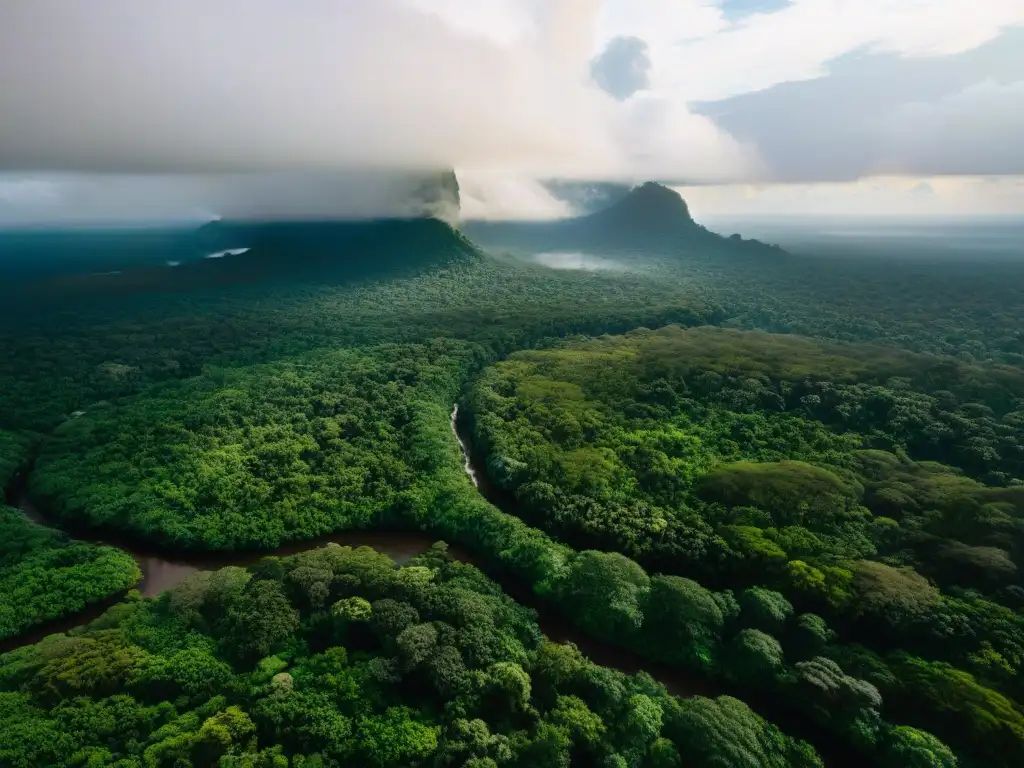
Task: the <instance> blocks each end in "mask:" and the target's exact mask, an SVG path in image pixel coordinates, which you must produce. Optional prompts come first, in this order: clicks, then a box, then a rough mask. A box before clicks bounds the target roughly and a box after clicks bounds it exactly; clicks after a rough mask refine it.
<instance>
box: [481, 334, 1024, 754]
mask: <svg viewBox="0 0 1024 768" xmlns="http://www.w3.org/2000/svg"><path fill="white" fill-rule="evenodd" d="M1022 381H1024V374H1022V373H1021V372H1020V371H1018V370H1016V369H1013V368H1004V367H999V366H994V367H989V368H984V367H979V366H977V365H976V364H968V363H964V362H960V361H957V360H951V359H943V358H937V357H932V356H922V355H918V354H914V353H908V352H902V351H895V350H888V349H885V348H873V347H868V346H862V345H852V346H847V345H836V344H825V343H821V342H813V341H809V340H805V339H801V338H798V337H793V336H770V335H767V334H763V333H743V332H738V331H729V330H721V329H713V328H698V329H693V330H683V329H680V328H676V327H668V328H664V329H661V330H659V331H654V332H651V331H637V332H633V333H630V334H627V335H625V336H620V337H603V338H600V339H597V340H594V341H588V342H584V343H578V344H567V345H565V346H562V347H559V348H557V349H553V350H547V351H537V352H521V353H516V354H514V355H512V356H511V357H510V358H509V359H508V360H507V361H505V362H502V363H499V364H497V365H496V366H493V367H492V368H489V369H488V370H487V371H486V372H485V373H484V374H483V375H482V376H480V377H479V378H478V380H477V384H476V385H475V387H474V390H473V393H472V397H471V405H472V411H473V416H474V436H475V440H476V443H477V445H478V446H479V447H480V448H481V449H482V451H483V452H484V454H485V455H486V460H487V463H486V467H487V472H488V475H489V476H490V477H491V479H492V480H493V481H494V482H495V483H496V484H498V485H499V486H500V487H501V488H504V489H506V490H507V491H508V492H510V493H511V494H512V495H513V496H514V498H515V500H516V502H517V508H518V509H519V510H520V512H521V514H522V515H523V516H524V518H525V519H527V520H528V521H529V522H531V523H533V524H534V525H536V526H538V527H540V528H542V529H544V530H546V531H548V532H550V533H551V534H553V535H555V536H556V537H558V538H560V539H562V540H564V541H565V542H567V543H569V544H571V545H573V546H575V547H578V548H590V547H592V548H596V549H601V550H605V551H620V552H623V553H625V554H628V555H630V556H631V557H633V558H635V559H636V560H637V561H638V562H639V563H641V564H642V565H644V566H646V567H649V568H652V569H656V570H659V571H662V572H664V573H669V574H674V575H675V576H678V577H682V579H681V580H678V581H677V583H678V584H683V583H685V584H687V585H688V586H687V587H686V590H687V597H688V599H689V600H695V598H694V592H697V593H698V594H700V595H701V597H700V598H699V600H700V603H698V604H703V605H704V606H705V607H704V608H703V610H704V611H709V609H712V606H714V602H712V599H713V598H717V600H718V602H719V603H722V602H724V601H726V600H733V599H738V603H739V605H738V608H739V610H738V611H737V615H736V617H730V616H729V614H728V613H724V614H723V612H722V611H721V610H710V612H708V613H706V614H705V617H706V618H703V619H696V620H695V618H696V617H695V616H694V615H693V613H692V611H693V610H695V608H696V607H695V606H694V607H693V608H691V612H681V611H680V612H679V613H678V616H679V617H682V616H685V617H686V620H685V621H680V619H679V618H673V616H672V613H671V612H670V613H669V614H668V615H666V614H665V612H664V610H663V609H662V610H659V611H658V613H657V614H656V619H655V617H652V616H651V613H650V611H649V610H645V609H644V607H643V604H642V602H641V601H640V600H636V599H634V600H632V601H631V602H627V601H625V600H620V609H619V615H618V616H617V620H616V621H615V622H609V621H608V618H609V617H608V615H607V612H606V611H603V610H602V611H601V612H600V613H597V612H591V611H592V607H591V606H587V605H586V604H585V602H583V601H582V600H581V601H579V602H577V603H572V602H570V603H569V605H568V608H569V609H570V610H575V612H576V613H577V620H578V621H580V622H581V623H584V624H585V623H592V626H593V628H594V630H595V631H596V632H599V633H603V634H607V635H609V636H611V637H616V638H618V639H619V640H620V641H621V642H623V643H624V644H629V645H635V646H637V647H638V648H639V649H641V650H644V651H646V652H648V653H650V654H651V655H652V656H654V657H655V658H659V659H663V660H667V661H673V662H677V663H681V664H684V665H689V666H692V667H694V668H697V669H702V670H705V671H707V672H708V673H709V674H712V675H716V676H722V677H724V678H726V679H730V678H731V679H733V680H736V679H737V678H739V679H742V680H743V682H744V684H745V687H747V686H749V687H750V688H756V687H757V686H763V687H765V688H768V689H777V690H778V693H779V694H781V695H782V696H783V697H785V698H786V699H787V700H789V701H791V702H793V703H794V705H798V704H800V703H803V705H806V706H808V707H809V708H810V710H809V711H808V713H807V714H808V716H809V717H815V716H818V717H821V716H823V715H824V716H825V717H826V719H828V720H834V719H835V718H834V717H833V713H832V711H831V710H832V707H830V706H826V705H825V704H824V702H823V701H820V700H818V701H816V700H815V697H814V696H807V697H806V698H805V697H803V696H795V695H792V690H791V689H792V687H793V686H794V685H796V686H797V688H798V689H800V688H801V686H803V687H804V688H805V692H806V693H809V692H810V691H812V690H813V689H814V688H815V686H818V685H822V684H823V683H822V680H823V679H831V678H832V677H833V676H834V675H836V674H840V670H843V674H857V675H862V676H863V677H864V678H865V679H863V680H857V681H856V682H855V683H854V682H851V683H849V684H848V685H849V686H851V687H850V695H851V697H852V698H851V705H852V702H853V701H855V700H856V696H857V695H860V696H864V697H865V698H864V699H863V702H865V703H866V702H868V700H869V698H870V697H868V695H867V691H868V688H865V687H864V685H865V684H867V683H870V685H871V686H873V688H871V690H872V691H873V693H872V696H877V697H878V698H877V701H875V703H874V711H875V713H876V714H877V711H878V709H879V708H880V704H881V702H883V701H885V702H892V704H888V705H887V706H886V708H885V712H886V714H887V715H888V716H889V717H893V718H896V719H897V721H899V722H908V723H912V724H914V725H917V726H920V727H923V728H927V729H930V730H932V731H933V732H936V733H943V734H947V733H948V734H949V736H948V738H949V739H950V740H951V741H952V742H954V743H955V745H956V746H958V747H962V748H963V749H965V750H966V751H969V752H971V753H973V754H977V755H984V759H985V763H986V764H989V765H996V764H1005V765H1011V764H1014V763H1015V762H1018V761H1019V760H1024V731H1022V730H1021V727H1022V726H1024V716H1022V714H1021V710H1020V707H1019V705H1017V704H1015V703H1014V699H1017V700H1020V699H1024V689H1022V688H1021V685H1020V683H1021V679H1022V678H1021V675H1020V674H1019V672H1020V667H1021V664H1022V662H1024V617H1022V615H1021V608H1024V601H1022V599H1021V598H1024V590H1022V589H1021V586H1020V584H1021V580H1020V577H1019V571H1018V567H1019V566H1020V565H1021V563H1022V558H1024V484H1021V482H1020V480H1019V479H1018V477H1019V476H1020V474H1021V463H1020V462H1021V456H1022V450H1021V446H1022V443H1021V436H1022V435H1021V431H1020V430H1021V425H1022V423H1024V421H1022V419H1021V416H1022V415H1024V414H1022V413H1021V411H1020V408H1021V406H1022V405H1024V402H1022V400H1021V398H1020V393H1022V392H1024V387H1022V386H1021V382H1022ZM929 393H930V394H929ZM939 459H942V460H946V461H948V462H949V465H946V464H942V463H939V461H938V460H939ZM972 474H974V475H976V476H980V477H984V478H985V479H987V480H989V481H990V484H988V485H985V484H982V483H980V482H978V480H976V479H972V478H971V475H972ZM996 481H1001V482H1005V483H1007V485H1005V486H1001V485H996V484H995V482H996ZM618 567H619V569H620V570H619V573H618V579H619V580H620V581H621V582H623V584H624V586H623V589H626V588H627V587H626V586H625V585H627V584H630V582H631V583H632V586H633V589H634V591H637V592H641V590H643V589H645V588H646V589H651V590H652V591H653V586H651V585H652V584H653V582H649V581H648V580H647V578H646V577H645V576H643V575H642V573H643V572H642V571H641V570H639V568H637V566H636V565H635V564H632V563H629V561H625V560H623V561H621V562H620V563H619V565H618ZM631 574H635V575H631ZM657 578H667V577H657ZM691 580H692V581H691ZM699 585H704V586H699ZM705 587H714V588H718V589H726V590H728V591H726V592H719V593H713V592H708V591H707V589H705ZM734 595H735V596H737V597H736V598H733V596H734ZM665 604H666V597H664V596H661V597H659V599H658V600H657V601H656V602H655V603H654V605H655V606H658V607H659V608H660V607H661V606H663V605H665ZM700 615H701V614H697V616H700ZM737 618H738V621H739V624H735V623H733V624H732V626H731V627H730V619H732V621H733V622H735V621H736V620H737ZM652 619H655V621H656V624H655V626H656V627H658V630H657V634H656V633H655V632H652V633H650V634H651V636H650V637H649V636H647V635H648V633H646V632H644V625H645V624H646V623H648V622H650V621H652ZM701 624H706V626H704V627H701V626H700V625H701ZM739 627H743V629H741V630H740V632H739V634H735V632H736V629H737V628H739ZM673 630H675V631H673ZM676 632H678V634H676ZM747 632H757V633H758V635H757V636H756V640H755V639H753V638H749V637H747V638H745V640H744V642H745V645H744V651H745V652H749V653H750V655H751V660H752V661H753V659H756V660H757V661H756V663H752V664H751V665H750V666H747V665H746V664H745V663H738V662H737V659H736V657H735V655H734V654H735V653H736V652H737V649H736V647H735V643H736V642H737V639H738V638H740V637H744V633H747ZM766 633H767V634H766ZM730 634H731V635H732V637H731V639H730ZM773 638H774V639H773ZM652 641H653V642H652ZM746 644H749V648H747V647H746ZM854 644H859V645H854ZM783 649H785V653H784V652H783ZM810 657H813V658H810ZM789 660H796V664H794V665H793V666H792V667H789V666H788V665H787V662H788V661H789ZM836 661H839V662H841V666H839V667H836V666H834V664H835V662H836ZM830 664H831V666H830ZM801 665H804V666H801ZM806 665H813V666H806ZM904 672H906V674H904ZM911 672H913V674H910V673H911ZM746 675H749V676H750V677H749V679H748V678H747V677H745V676H746ZM806 676H810V678H812V679H813V680H814V682H813V683H812V682H810V679H804V678H805V677H806ZM801 680H803V683H801V682H800V681H801ZM837 685H838V684H832V685H830V686H829V687H833V688H835V689H836V691H838V690H839V688H838V687H836V686H837ZM808 686H809V687H808ZM855 691H856V692H857V693H855ZM879 694H880V695H879ZM947 697H949V698H948V699H947ZM953 700H955V701H956V702H958V703H959V705H960V709H952V710H951V706H952V702H953ZM841 701H842V697H841V696H839V695H838V694H837V697H836V698H834V699H833V700H832V705H833V706H834V707H841V706H842V704H841ZM862 706H866V704H862ZM853 711H854V712H856V707H855V706H854V707H853ZM825 713H829V714H825ZM865 723H866V721H865V719H864V714H863V713H861V714H857V715H856V716H855V717H853V718H852V719H851V720H850V721H849V722H845V723H843V722H840V723H836V722H831V723H830V725H832V726H833V727H838V728H839V729H840V730H841V731H842V732H841V733H840V734H839V735H840V736H841V737H842V738H845V739H848V740H849V741H850V744H851V746H853V747H854V748H857V747H861V748H864V746H865V745H864V743H863V742H864V741H865V740H867V741H868V742H870V741H871V740H872V739H871V736H870V733H869V729H868V728H867V727H866V724H865ZM1011 756H1012V759H1011Z"/></svg>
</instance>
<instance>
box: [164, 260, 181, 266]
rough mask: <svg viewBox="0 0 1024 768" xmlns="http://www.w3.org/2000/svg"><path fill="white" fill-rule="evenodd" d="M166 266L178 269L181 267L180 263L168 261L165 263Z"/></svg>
mask: <svg viewBox="0 0 1024 768" xmlns="http://www.w3.org/2000/svg"><path fill="white" fill-rule="evenodd" d="M167 266H168V267H180V266H181V262H180V261H168V262H167Z"/></svg>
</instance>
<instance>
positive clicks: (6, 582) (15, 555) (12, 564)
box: [0, 505, 142, 639]
mask: <svg viewBox="0 0 1024 768" xmlns="http://www.w3.org/2000/svg"><path fill="white" fill-rule="evenodd" d="M141 577H142V574H141V572H140V571H139V568H138V566H137V565H136V563H135V560H134V559H133V558H132V557H131V555H127V554H125V553H124V552H121V551H120V550H117V549H113V548H112V547H100V546H94V545H92V544H85V543H83V542H80V541H73V540H71V539H68V538H67V537H65V536H64V535H63V534H61V533H58V532H57V531H54V530H51V529H49V528H45V527H43V526H41V525H37V524H35V523H33V522H31V521H29V520H28V519H27V518H26V517H25V516H24V515H23V514H22V513H21V512H19V511H18V510H16V509H11V508H10V507H6V506H3V505H0V639H4V638H9V637H15V636H17V635H19V634H21V633H22V632H24V631H25V630H27V629H30V628H32V627H33V626H36V625H38V624H40V623H42V622H44V621H49V620H51V619H59V618H61V617H63V616H69V615H72V614H74V613H76V612H78V611H81V610H83V609H84V608H86V607H88V606H89V605H91V604H93V603H98V602H100V601H102V600H105V599H106V598H108V597H110V596H111V595H116V594H118V593H120V592H123V591H125V590H126V589H129V588H131V587H132V586H134V585H135V584H136V582H138V580H139V579H140V578H141Z"/></svg>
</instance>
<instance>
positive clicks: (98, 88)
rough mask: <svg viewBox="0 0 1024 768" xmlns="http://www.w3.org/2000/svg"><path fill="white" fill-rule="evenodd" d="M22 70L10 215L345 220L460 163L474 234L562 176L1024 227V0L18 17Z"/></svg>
mask: <svg viewBox="0 0 1024 768" xmlns="http://www.w3.org/2000/svg"><path fill="white" fill-rule="evenodd" d="M0 72H2V73H3V75H2V77H0V109H2V111H3V115H2V119H0V223H8V224H9V223H18V222H30V221H47V220H54V219H69V218H72V219H75V220H78V221H84V220H91V219H97V220H99V219H108V220H109V219H116V218H122V217H126V218H136V219H152V218H163V217H168V216H172V217H175V218H193V217H195V218H202V217H205V216H209V215H213V214H218V213H221V212H222V210H226V209H231V210H232V211H237V210H244V209H245V207H246V205H247V204H248V195H249V193H250V192H251V191H252V190H257V191H258V194H255V197H256V198H258V199H257V200H255V201H254V202H253V205H254V206H256V207H259V208H260V210H266V209H267V208H268V207H269V208H273V207H274V205H275V204H276V203H275V200H274V195H275V193H274V189H280V190H281V193H280V194H281V197H282V203H281V205H282V210H286V211H292V210H294V209H296V208H299V209H301V208H303V207H304V206H306V205H307V202H305V201H308V205H309V206H314V207H317V212H326V213H337V214H339V215H344V214H345V213H346V212H349V211H350V209H351V208H352V206H354V205H356V206H357V203H358V200H357V198H358V195H349V194H341V193H338V194H336V195H335V194H334V193H330V195H331V197H330V200H333V201H335V202H325V195H327V194H328V192H326V191H325V190H328V189H332V188H334V187H336V186H338V185H341V186H343V185H344V182H342V181H338V182H336V183H335V182H331V183H325V182H323V179H324V178H325V177H326V175H329V174H337V175H338V178H339V179H343V178H344V177H345V176H346V175H348V174H351V173H353V171H354V169H360V173H361V174H362V175H360V176H359V177H358V178H359V179H361V180H363V181H361V182H360V183H365V178H366V176H365V170H366V169H367V168H377V169H388V170H405V169H432V168H438V167H445V166H451V167H455V168H456V169H457V170H458V171H459V176H460V180H461V181H462V183H463V187H464V193H465V208H466V210H467V213H469V214H472V215H485V216H486V215H491V216H494V215H506V216H514V215H531V216H552V215H566V214H567V213H570V212H571V211H569V210H567V208H566V206H565V204H564V203H559V202H558V201H556V200H554V199H552V198H551V196H550V194H548V193H547V192H546V190H545V189H544V188H543V187H542V186H540V185H539V184H538V183H537V179H538V178H540V177H544V176H559V177H565V178H581V179H623V180H635V181H639V180H643V179H646V178H659V179H665V180H672V181H675V182H677V183H678V184H679V185H681V186H685V188H686V190H687V196H688V197H692V198H693V199H694V202H695V203H696V204H695V205H694V209H695V211H697V212H699V211H700V210H701V209H702V207H703V209H704V210H706V211H707V212H708V213H728V212H755V213H756V212H789V213H799V212H800V211H801V210H807V211H809V212H813V211H814V210H816V209H819V208H822V207H824V208H827V209H829V210H831V208H832V207H835V206H839V207H841V208H844V209H845V210H846V211H847V212H850V213H858V212H863V213H875V212H897V211H900V210H903V209H904V208H905V209H906V210H907V211H908V212H913V213H928V212H934V213H936V214H937V215H938V214H941V215H948V213H949V212H950V211H953V212H970V213H979V212H980V213H986V212H1003V213H1012V212H1016V213H1024V199H1022V198H1024V196H1022V195H1021V190H1022V185H1021V178H1024V142H1021V141H1020V138H1019V137H1020V136H1022V135H1024V2H1022V1H1021V0H792V2H787V0H303V1H302V2H300V3H297V2H294V0H202V1H200V0H174V1H173V2H171V1H170V0H164V1H163V2H138V1H137V0H89V2H67V1H66V0H3V1H2V2H0ZM306 172H315V173H316V174H317V178H318V180H319V181H318V182H317V183H315V184H310V185H309V186H308V188H305V191H303V190H304V185H303V183H302V182H301V174H302V173H306ZM239 173H241V174H251V173H261V174H271V175H264V176H262V177H260V178H261V181H259V183H254V182H252V181H251V179H250V180H248V181H246V180H245V179H247V178H248V177H246V176H238V175H237V174H239ZM68 174H74V175H72V176H69V175H68ZM211 174H212V175H214V176H211ZM223 174H235V175H234V176H232V177H230V179H233V181H231V180H230V179H228V177H225V176H223ZM280 174H284V176H281V175H280ZM996 176H998V177H999V178H994V177H996ZM279 178H283V179H286V180H287V182H286V183H284V182H282V183H281V184H277V183H276V182H275V181H273V180H275V179H279ZM238 179H243V181H238ZM332 185H333V186H332ZM698 187H699V188H698ZM363 202H364V206H363V207H365V201H363ZM357 207H358V206H357Z"/></svg>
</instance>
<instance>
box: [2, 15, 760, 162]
mask: <svg viewBox="0 0 1024 768" xmlns="http://www.w3.org/2000/svg"><path fill="white" fill-rule="evenodd" d="M447 5H448V6H449V7H451V12H449V13H447V14H445V13H440V14H439V13H438V12H436V11H435V12H428V11H427V10H425V8H426V7H427V6H425V5H424V4H423V3H418V2H410V1H409V0H346V1H345V2H336V1H335V0H304V1H303V2H302V3H301V4H296V3H294V2H292V1H291V0H219V1H218V2H213V3H211V2H207V1H205V0H203V1H200V0H175V2H160V3H139V2H134V1H132V0H90V2H88V3H67V2H64V0H6V2H4V3H3V4H0V71H2V72H3V73H4V75H3V78H0V103H2V104H3V110H4V119H3V120H2V121H0V168H3V169H6V170H8V171H10V170H15V171H38V170H61V171H103V172H118V173H120V172H142V173H162V172H174V173H223V172H239V171H302V170H315V171H325V170H338V169H349V168H352V167H386V168H405V169H426V168H439V167H451V166H456V167H459V166H463V167H470V168H487V169H494V168H497V169H511V170H514V171H516V172H520V173H522V172H534V173H542V172H543V173H557V174H561V175H599V176H603V175H613V176H614V175H621V174H630V173H632V172H634V167H633V166H634V163H633V158H632V157H631V155H632V150H631V147H630V146H629V145H625V144H623V143H621V141H619V137H620V135H621V134H622V133H623V130H624V129H623V127H622V121H623V120H628V119H629V116H628V115H623V114H621V113H619V112H618V111H617V110H616V109H615V105H614V101H613V100H612V99H611V98H609V97H608V96H607V95H606V94H605V93H603V92H602V91H601V90H600V89H599V88H597V87H596V86H595V84H594V83H593V82H592V81H590V80H589V78H588V77H587V70H588V63H589V59H590V56H591V53H592V47H593V44H594V41H593V33H592V30H593V28H594V19H595V18H596V13H597V11H598V10H599V8H600V3H599V2H596V1H595V0H552V2H549V3H543V4H542V3H533V4H531V3H522V4H520V5H521V6H523V7H533V9H534V10H533V12H532V13H525V12H524V13H521V14H520V15H521V19H520V24H519V27H520V30H521V31H520V33H519V34H518V35H516V36H513V38H512V39H509V40H504V41H501V40H496V39H493V37H491V36H488V35H485V34H482V31H483V30H484V29H487V19H488V18H489V17H488V16H487V5H488V4H487V3H486V2H484V10H483V12H481V11H479V10H478V12H477V14H478V16H479V15H480V14H481V13H483V17H482V18H479V19H476V20H474V18H473V17H472V15H471V16H470V19H469V20H468V22H466V21H464V22H462V23H455V20H457V19H458V18H459V16H458V15H457V14H455V13H454V10H455V7H454V4H453V3H450V2H449V3H448V4H447ZM490 5H491V6H495V8H492V10H491V11H490V13H499V11H500V10H501V9H500V7H499V6H500V4H495V3H494V2H491V3H490ZM439 7H440V8H441V9H442V10H443V9H444V7H445V4H444V3H441V4H440V6H439ZM469 7H470V4H468V3H461V4H459V5H458V8H460V9H465V8H469ZM698 122H699V119H698ZM678 139H679V144H680V150H679V151H680V152H684V151H690V152H692V155H691V157H689V158H688V159H690V160H692V161H693V162H694V168H693V169H692V170H691V171H690V172H691V174H693V175H696V176H701V175H702V174H704V175H713V176H717V175H719V174H720V173H722V172H723V171H724V172H726V173H728V172H729V171H730V170H731V171H739V170H740V169H741V165H742V160H741V157H740V155H739V154H737V157H736V158H734V162H733V164H732V167H731V168H730V167H728V166H719V167H714V168H713V167H711V166H709V165H707V164H704V163H701V162H700V157H701V156H702V155H703V154H704V152H705V151H706V150H708V149H714V151H715V154H716V155H718V156H721V155H723V154H728V153H729V151H730V148H733V149H735V148H736V147H735V146H734V143H733V142H731V140H730V139H729V138H728V137H727V136H726V135H725V134H724V132H723V133H721V134H718V135H709V134H707V133H701V134H699V135H695V136H693V137H687V136H679V137H678ZM707 141H711V142H718V143H721V145H722V146H721V147H717V148H709V147H708V146H707V145H706V144H701V143H700V142H707ZM686 147H689V150H686V149H685V148H686ZM637 170H639V169H637Z"/></svg>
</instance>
